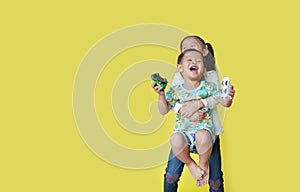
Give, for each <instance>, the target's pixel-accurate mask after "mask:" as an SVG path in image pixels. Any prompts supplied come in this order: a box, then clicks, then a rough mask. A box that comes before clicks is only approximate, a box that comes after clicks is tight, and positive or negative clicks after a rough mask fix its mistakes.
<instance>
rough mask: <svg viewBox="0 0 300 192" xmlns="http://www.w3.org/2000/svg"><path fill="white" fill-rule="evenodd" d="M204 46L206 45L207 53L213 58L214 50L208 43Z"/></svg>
mask: <svg viewBox="0 0 300 192" xmlns="http://www.w3.org/2000/svg"><path fill="white" fill-rule="evenodd" d="M205 45H206V48H207V49H208V51H209V52H210V53H211V54H212V56H213V57H215V54H214V49H213V47H212V45H211V44H210V43H205Z"/></svg>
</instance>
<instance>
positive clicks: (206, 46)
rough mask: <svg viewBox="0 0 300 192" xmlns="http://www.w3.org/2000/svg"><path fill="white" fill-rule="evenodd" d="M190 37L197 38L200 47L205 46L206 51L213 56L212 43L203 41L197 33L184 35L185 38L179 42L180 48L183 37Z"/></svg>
mask: <svg viewBox="0 0 300 192" xmlns="http://www.w3.org/2000/svg"><path fill="white" fill-rule="evenodd" d="M191 37H192V38H195V39H197V40H198V41H199V43H200V44H201V46H202V48H207V49H208V51H209V52H210V53H211V54H212V56H213V57H215V54H214V49H213V47H212V45H211V44H210V43H205V41H204V40H203V39H202V38H201V37H199V36H197V35H190V36H186V37H185V38H183V39H182V41H181V43H180V50H181V49H182V42H183V41H184V40H185V39H187V38H191Z"/></svg>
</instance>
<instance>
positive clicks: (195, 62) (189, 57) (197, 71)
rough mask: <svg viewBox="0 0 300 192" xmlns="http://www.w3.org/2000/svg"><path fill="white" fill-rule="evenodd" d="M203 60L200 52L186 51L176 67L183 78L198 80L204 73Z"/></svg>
mask: <svg viewBox="0 0 300 192" xmlns="http://www.w3.org/2000/svg"><path fill="white" fill-rule="evenodd" d="M203 60H204V59H203V56H202V54H201V53H198V52H197V51H188V52H186V53H185V54H184V56H183V58H182V61H181V64H179V65H178V69H179V71H180V72H181V73H182V75H183V76H184V77H185V78H189V79H191V80H200V79H201V78H202V77H203V74H204V73H205V67H204V61H203Z"/></svg>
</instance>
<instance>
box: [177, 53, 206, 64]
mask: <svg viewBox="0 0 300 192" xmlns="http://www.w3.org/2000/svg"><path fill="white" fill-rule="evenodd" d="M190 51H195V52H198V53H199V54H200V55H202V57H203V58H204V56H203V54H202V53H201V52H200V51H198V50H197V49H186V50H184V51H183V52H182V53H180V54H179V55H178V58H177V64H180V63H181V60H182V58H183V56H184V55H185V54H186V53H187V52H190Z"/></svg>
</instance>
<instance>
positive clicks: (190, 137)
mask: <svg viewBox="0 0 300 192" xmlns="http://www.w3.org/2000/svg"><path fill="white" fill-rule="evenodd" d="M220 93H221V91H220V90H218V89H217V85H215V84H214V83H211V82H207V81H201V82H200V85H199V86H198V87H197V88H196V89H193V90H187V89H185V88H184V87H183V86H182V85H175V86H173V87H171V88H170V89H169V90H168V91H167V92H166V99H167V102H168V104H169V105H171V107H172V108H173V107H174V106H175V104H176V103H184V102H187V101H192V100H199V99H204V98H207V97H210V96H212V97H213V98H215V99H216V100H217V99H218V98H220ZM206 113H207V116H206V118H205V119H204V120H203V121H201V122H198V123H195V122H191V121H190V120H189V119H188V118H186V117H183V116H182V115H181V114H177V115H176V123H175V126H174V131H173V133H177V132H180V133H182V134H183V135H184V137H185V139H186V141H187V144H188V146H189V147H190V152H193V153H197V151H196V141H195V134H196V132H197V131H199V130H203V129H204V130H207V131H208V132H209V133H210V135H211V141H212V144H213V143H214V141H215V127H214V124H213V122H212V119H211V112H210V109H207V112H206Z"/></svg>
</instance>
